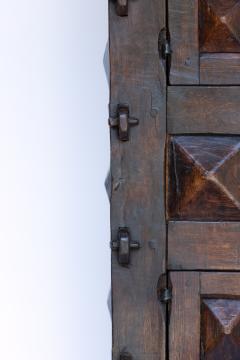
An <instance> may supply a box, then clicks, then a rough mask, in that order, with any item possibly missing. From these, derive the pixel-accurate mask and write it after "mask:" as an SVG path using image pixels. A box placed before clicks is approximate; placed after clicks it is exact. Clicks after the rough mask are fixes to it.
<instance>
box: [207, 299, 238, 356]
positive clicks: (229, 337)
mask: <svg viewBox="0 0 240 360" xmlns="http://www.w3.org/2000/svg"><path fill="white" fill-rule="evenodd" d="M201 329H202V331H201V350H202V357H201V358H202V359H204V360H220V359H221V360H239V359H240V301H239V300H233V299H203V302H202V325H201Z"/></svg>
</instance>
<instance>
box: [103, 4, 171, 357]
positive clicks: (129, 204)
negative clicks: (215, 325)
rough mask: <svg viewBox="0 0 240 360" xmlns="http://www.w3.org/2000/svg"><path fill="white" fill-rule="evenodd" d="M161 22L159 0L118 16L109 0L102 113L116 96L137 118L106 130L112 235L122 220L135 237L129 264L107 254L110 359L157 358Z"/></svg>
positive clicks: (161, 257)
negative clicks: (126, 133)
mask: <svg viewBox="0 0 240 360" xmlns="http://www.w3.org/2000/svg"><path fill="white" fill-rule="evenodd" d="M164 27H165V1H164V0H149V1H145V0H138V1H129V7H128V16H126V17H119V16H117V15H116V8H115V2H110V62H111V99H110V115H111V116H112V117H114V116H115V115H116V109H117V105H118V104H119V103H121V104H128V105H129V111H130V116H131V117H134V118H137V119H139V125H138V126H136V127H134V128H132V129H131V133H130V140H129V141H127V142H120V141H119V139H118V136H117V131H116V129H112V130H111V177H112V192H111V228H112V239H113V240H115V239H116V236H117V231H118V228H119V226H128V227H129V228H130V230H131V235H132V238H133V240H136V241H139V242H140V244H141V249H140V250H138V251H135V252H132V254H131V264H130V265H129V267H125V268H124V267H122V266H120V265H119V264H118V262H117V254H115V253H113V256H112V299H113V359H114V360H118V359H119V354H120V352H121V351H123V350H126V351H128V352H130V353H131V354H132V356H133V359H138V360H145V359H147V360H159V359H161V360H163V359H164V358H165V311H164V306H161V304H160V303H159V301H158V298H157V283H158V279H159V277H160V275H161V274H162V273H163V272H164V271H165V234H166V226H165V209H164V185H163V184H164V146H165V131H166V114H165V107H166V96H165V95H166V94H165V93H166V90H165V86H166V82H165V64H164V63H163V62H161V61H160V60H159V54H158V46H157V44H158V38H159V33H160V31H161V29H162V28H164ZM156 194H157V196H156Z"/></svg>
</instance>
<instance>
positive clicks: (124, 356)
mask: <svg viewBox="0 0 240 360" xmlns="http://www.w3.org/2000/svg"><path fill="white" fill-rule="evenodd" d="M119 360H133V357H132V355H131V354H130V353H128V352H123V353H121V354H120V357H119Z"/></svg>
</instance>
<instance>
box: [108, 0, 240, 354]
mask: <svg viewBox="0 0 240 360" xmlns="http://www.w3.org/2000/svg"><path fill="white" fill-rule="evenodd" d="M109 23H110V67H111V95H110V106H109V112H110V119H109V125H110V128H111V193H110V197H111V237H112V240H111V248H112V303H113V353H112V354H113V355H112V358H113V360H165V359H166V360H167V359H168V360H200V359H201V360H203V359H204V360H239V359H240V1H239V0H109Z"/></svg>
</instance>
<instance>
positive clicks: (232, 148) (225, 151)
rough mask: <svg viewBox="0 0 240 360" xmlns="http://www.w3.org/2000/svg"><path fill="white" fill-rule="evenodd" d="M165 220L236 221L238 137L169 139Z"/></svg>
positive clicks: (239, 205) (239, 199)
mask: <svg viewBox="0 0 240 360" xmlns="http://www.w3.org/2000/svg"><path fill="white" fill-rule="evenodd" d="M168 148H169V160H168V164H169V166H168V194H167V200H168V206H167V210H168V219H171V220H172V219H175V220H177V219H180V220H201V221H204V220H205V221H211V220H212V221H224V220H229V221H230V220H232V221H233V220H240V189H239V176H240V137H239V136H203V135H202V136H190V135H189V136H172V137H170V141H169V146H168Z"/></svg>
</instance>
